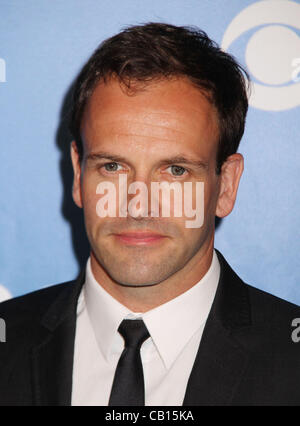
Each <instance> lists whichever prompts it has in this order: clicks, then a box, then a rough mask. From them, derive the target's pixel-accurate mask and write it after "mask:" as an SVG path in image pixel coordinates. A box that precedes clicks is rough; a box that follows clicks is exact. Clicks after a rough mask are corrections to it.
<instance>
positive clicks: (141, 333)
mask: <svg viewBox="0 0 300 426" xmlns="http://www.w3.org/2000/svg"><path fill="white" fill-rule="evenodd" d="M118 331H119V333H120V334H121V336H123V337H124V340H125V346H126V347H128V346H131V347H141V345H142V344H143V343H144V341H145V340H146V339H148V337H149V336H150V334H149V331H148V330H147V327H146V326H145V324H144V321H143V320H129V319H127V320H123V321H122V322H121V324H120V326H119V328H118Z"/></svg>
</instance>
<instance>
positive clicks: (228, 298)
mask: <svg viewBox="0 0 300 426" xmlns="http://www.w3.org/2000/svg"><path fill="white" fill-rule="evenodd" d="M217 254H218V258H219V261H220V265H221V275H220V281H219V285H218V289H217V293H216V296H215V300H214V303H213V306H212V309H211V312H210V314H209V317H208V319H207V322H206V325H205V329H204V332H203V336H202V339H201V343H200V346H199V350H198V353H197V356H196V359H195V363H194V366H193V368H192V372H191V375H190V378H189V382H188V386H187V390H186V394H185V398H184V402H183V405H229V404H230V403H231V401H232V400H233V398H234V395H235V393H236V391H237V388H238V384H239V383H240V381H241V379H242V377H243V373H244V372H245V370H246V367H247V365H248V359H249V356H248V354H247V352H246V351H245V349H244V348H243V347H242V346H241V345H240V344H239V342H238V338H237V336H238V334H240V333H243V332H244V330H245V329H246V328H247V327H249V326H250V325H251V318H250V305H249V296H248V290H247V287H246V285H244V283H243V282H242V281H241V280H240V278H239V277H238V276H237V275H236V274H235V273H234V271H233V270H232V269H231V268H230V266H229V265H228V263H227V262H226V261H225V259H224V258H223V256H222V255H221V254H220V253H219V252H217Z"/></svg>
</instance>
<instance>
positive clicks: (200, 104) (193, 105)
mask: <svg viewBox="0 0 300 426" xmlns="http://www.w3.org/2000/svg"><path fill="white" fill-rule="evenodd" d="M81 130H82V138H83V140H84V143H85V148H87V149H88V150H92V149H94V148H95V145H98V144H100V143H101V141H102V142H103V141H105V140H108V139H109V140H110V143H112V144H114V140H115V141H116V140H118V141H120V139H122V142H124V141H125V140H126V138H127V139H128V138H134V139H135V142H137V139H138V140H139V141H141V142H142V141H144V142H143V143H144V144H147V142H148V145H149V142H151V143H152V144H151V146H152V147H154V148H156V149H157V148H158V147H159V146H161V145H158V144H159V143H161V144H165V143H168V142H172V143H173V146H174V148H179V145H181V147H180V148H183V147H184V145H193V144H196V145H197V146H199V147H200V146H201V145H202V146H203V147H206V149H209V150H213V151H215V149H216V144H217V142H216V141H217V139H218V119H217V111H216V109H215V108H214V106H213V105H212V104H211V102H210V101H209V100H208V98H207V96H205V94H203V93H202V92H201V91H200V90H199V89H198V88H196V87H195V86H193V85H192V84H191V83H190V82H188V81H187V80H186V79H184V78H177V79H172V80H160V81H157V82H152V83H150V84H148V85H146V86H142V87H139V86H138V87H137V89H136V90H134V91H132V92H128V90H125V88H124V87H122V86H121V85H120V83H119V81H117V80H115V79H111V80H109V81H107V82H106V83H100V84H99V85H98V86H97V87H96V88H95V90H94V92H93V94H92V96H91V98H90V99H89V101H88V103H87V105H86V108H85V111H84V115H83V119H82V127H81Z"/></svg>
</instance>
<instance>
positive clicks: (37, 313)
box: [0, 280, 76, 326]
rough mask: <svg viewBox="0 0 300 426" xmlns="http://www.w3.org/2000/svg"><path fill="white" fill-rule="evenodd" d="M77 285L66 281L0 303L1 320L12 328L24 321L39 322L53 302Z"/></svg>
mask: <svg viewBox="0 0 300 426" xmlns="http://www.w3.org/2000/svg"><path fill="white" fill-rule="evenodd" d="M75 284H76V280H72V281H66V282H64V283H60V284H56V285H51V286H49V287H46V288H43V289H40V290H36V291H33V292H31V293H28V294H25V295H23V296H19V297H15V298H13V299H9V300H6V301H5V302H2V303H0V318H2V319H4V321H6V322H7V323H9V325H10V326H12V325H17V324H22V323H23V322H24V321H25V322H26V321H32V320H33V321H38V320H39V319H40V318H41V317H42V316H43V315H44V314H45V312H46V311H47V310H48V308H49V307H50V306H51V305H52V304H53V302H54V301H55V300H56V299H57V298H58V297H60V295H61V294H63V293H65V292H68V291H69V290H71V289H72V288H74V286H75ZM7 325H8V324H7Z"/></svg>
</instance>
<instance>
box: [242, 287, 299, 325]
mask: <svg viewBox="0 0 300 426" xmlns="http://www.w3.org/2000/svg"><path fill="white" fill-rule="evenodd" d="M244 285H245V286H246V287H247V290H248V294H249V300H250V306H251V313H252V317H253V318H252V319H253V321H254V322H255V323H260V322H261V321H266V320H267V321H268V322H270V323H278V322H279V323H280V322H281V321H282V319H283V318H285V319H288V318H290V319H291V320H292V319H294V318H296V317H299V318H300V306H298V305H296V304H294V303H291V302H288V301H286V300H283V299H281V298H279V297H277V296H274V295H273V294H270V293H267V292H265V291H263V290H260V289H258V288H255V287H253V286H251V285H249V284H244Z"/></svg>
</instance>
